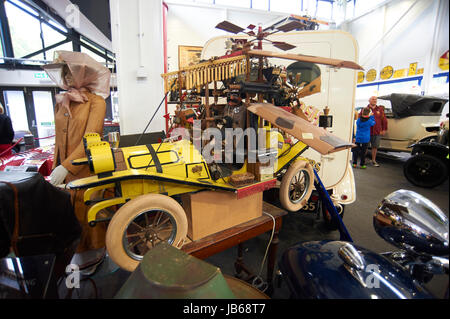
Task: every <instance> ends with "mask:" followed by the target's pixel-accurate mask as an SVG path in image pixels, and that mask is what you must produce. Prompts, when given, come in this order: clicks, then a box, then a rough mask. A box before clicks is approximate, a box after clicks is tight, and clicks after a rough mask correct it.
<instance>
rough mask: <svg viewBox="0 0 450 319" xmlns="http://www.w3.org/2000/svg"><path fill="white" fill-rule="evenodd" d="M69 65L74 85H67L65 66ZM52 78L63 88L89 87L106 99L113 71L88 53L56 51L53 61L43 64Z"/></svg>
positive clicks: (91, 90)
mask: <svg viewBox="0 0 450 319" xmlns="http://www.w3.org/2000/svg"><path fill="white" fill-rule="evenodd" d="M66 65H67V67H68V69H69V71H70V73H71V74H72V78H73V85H71V86H69V85H67V83H66V81H65V79H64V73H63V72H64V66H66ZM42 68H43V69H44V70H45V72H46V73H47V74H48V76H49V77H50V79H52V80H53V82H55V83H56V85H58V86H59V87H60V88H61V89H63V90H68V89H69V88H71V87H74V88H76V89H80V88H82V87H84V88H87V89H89V91H90V92H92V93H95V94H97V95H100V96H101V97H103V98H104V99H106V98H107V97H108V96H109V94H110V86H109V83H110V79H111V72H110V71H109V69H108V68H107V67H105V66H103V65H102V64H101V63H99V62H97V61H95V60H94V59H93V58H91V57H90V56H89V55H87V54H86V53H82V52H72V51H55V56H54V60H53V62H52V63H50V64H47V65H44V66H42Z"/></svg>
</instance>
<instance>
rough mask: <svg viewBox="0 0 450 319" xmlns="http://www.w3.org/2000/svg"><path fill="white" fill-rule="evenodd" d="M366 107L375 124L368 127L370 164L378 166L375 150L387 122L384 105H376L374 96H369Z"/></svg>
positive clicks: (384, 131) (386, 127) (378, 145)
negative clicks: (370, 151)
mask: <svg viewBox="0 0 450 319" xmlns="http://www.w3.org/2000/svg"><path fill="white" fill-rule="evenodd" d="M367 107H369V108H370V110H371V112H372V114H373V117H374V118H375V125H374V126H372V127H371V128H370V147H371V148H372V164H373V166H375V167H378V166H380V165H379V164H378V163H377V161H376V158H377V151H378V148H379V147H380V140H381V136H382V135H384V134H386V131H387V129H388V124H387V119H386V115H385V114H384V107H382V106H379V105H377V97H376V96H371V97H370V99H369V105H367ZM361 112H362V111H361ZM361 112H360V114H361Z"/></svg>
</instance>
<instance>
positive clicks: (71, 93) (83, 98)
mask: <svg viewBox="0 0 450 319" xmlns="http://www.w3.org/2000/svg"><path fill="white" fill-rule="evenodd" d="M87 91H89V90H88V89H86V88H84V87H82V88H80V89H76V88H74V87H71V88H69V89H68V90H67V91H66V92H64V93H60V94H57V95H56V96H55V99H56V103H59V104H61V105H62V106H63V107H65V108H66V110H67V112H68V113H69V116H70V118H72V112H70V101H74V102H79V103H85V102H87V101H88V100H89V99H88V97H87V95H86V94H85V93H84V92H87Z"/></svg>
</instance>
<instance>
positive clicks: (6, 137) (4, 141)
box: [0, 103, 14, 156]
mask: <svg viewBox="0 0 450 319" xmlns="http://www.w3.org/2000/svg"><path fill="white" fill-rule="evenodd" d="M13 139H14V130H13V126H12V123H11V119H10V118H9V116H8V115H6V114H5V109H4V108H3V105H2V104H1V103H0V156H8V155H11V153H12V152H11V143H12V141H13Z"/></svg>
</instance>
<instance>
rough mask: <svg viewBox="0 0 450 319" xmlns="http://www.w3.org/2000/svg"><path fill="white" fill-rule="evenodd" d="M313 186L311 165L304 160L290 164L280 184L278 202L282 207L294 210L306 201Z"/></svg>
mask: <svg viewBox="0 0 450 319" xmlns="http://www.w3.org/2000/svg"><path fill="white" fill-rule="evenodd" d="M313 186H314V172H313V168H312V166H311V165H310V164H309V163H308V162H305V161H297V162H295V163H294V164H292V165H291V166H290V167H289V169H288V170H287V172H286V174H284V176H283V178H282V180H281V185H280V202H281V205H282V206H283V208H285V209H286V210H288V211H291V212H296V211H298V210H300V209H301V208H302V207H303V206H305V204H306V203H307V202H308V199H309V197H310V196H311V193H312V190H313Z"/></svg>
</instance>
